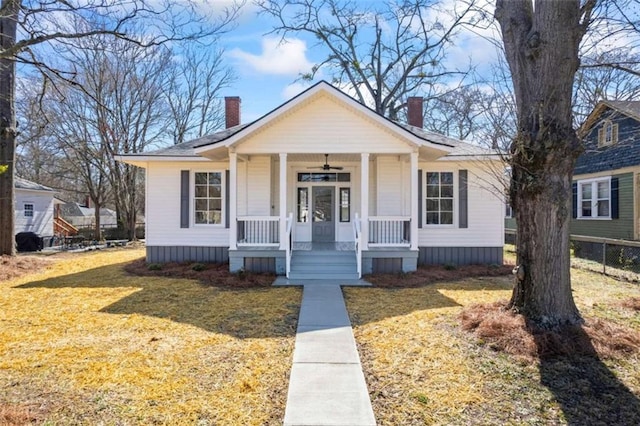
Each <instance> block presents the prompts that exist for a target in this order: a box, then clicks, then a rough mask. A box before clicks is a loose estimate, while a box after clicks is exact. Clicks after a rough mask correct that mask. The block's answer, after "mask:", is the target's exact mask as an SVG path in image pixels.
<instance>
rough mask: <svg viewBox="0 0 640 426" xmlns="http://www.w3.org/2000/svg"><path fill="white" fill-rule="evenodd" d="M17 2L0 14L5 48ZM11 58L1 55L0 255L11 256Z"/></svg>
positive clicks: (12, 34)
mask: <svg viewBox="0 0 640 426" xmlns="http://www.w3.org/2000/svg"><path fill="white" fill-rule="evenodd" d="M19 7H20V2H19V1H15V0H5V1H3V2H2V6H1V8H2V14H1V15H0V49H1V50H6V49H9V48H11V47H12V46H13V45H15V43H16V31H17V19H18V10H19ZM15 75H16V63H15V59H14V58H2V59H0V166H6V170H5V171H4V172H3V173H0V255H9V256H14V255H15V254H16V249H15V244H14V235H13V233H14V222H15V193H14V176H15V169H14V164H15V157H16V112H15V103H14V98H15V91H16V85H15Z"/></svg>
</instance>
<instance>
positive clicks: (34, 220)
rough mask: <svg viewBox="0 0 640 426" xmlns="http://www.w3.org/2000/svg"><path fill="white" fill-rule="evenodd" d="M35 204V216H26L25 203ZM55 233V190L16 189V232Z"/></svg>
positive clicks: (44, 234)
mask: <svg viewBox="0 0 640 426" xmlns="http://www.w3.org/2000/svg"><path fill="white" fill-rule="evenodd" d="M25 204H33V217H25V215H24V205H25ZM18 232H35V233H36V234H39V235H42V236H49V235H53V192H42V191H28V190H22V189H16V211H15V232H14V235H15V234H17V233H18Z"/></svg>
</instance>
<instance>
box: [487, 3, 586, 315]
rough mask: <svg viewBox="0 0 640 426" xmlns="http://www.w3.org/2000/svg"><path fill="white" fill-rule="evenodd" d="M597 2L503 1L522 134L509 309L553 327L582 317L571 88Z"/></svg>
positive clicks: (500, 12) (501, 15)
mask: <svg viewBox="0 0 640 426" xmlns="http://www.w3.org/2000/svg"><path fill="white" fill-rule="evenodd" d="M597 5H598V2H597V1H596V0H586V1H584V2H582V4H581V2H580V1H578V0H573V1H550V0H537V1H536V2H535V7H534V4H533V2H532V1H531V0H512V1H506V0H498V2H497V4H496V10H495V17H496V19H497V20H498V22H499V24H500V27H501V30H502V37H503V42H504V47H505V54H506V58H507V61H508V63H509V68H510V70H511V76H512V81H513V88H514V93H515V100H516V107H517V134H516V135H515V139H514V140H513V142H512V145H511V158H510V165H511V171H512V178H511V188H510V197H511V202H512V205H513V207H514V209H515V213H516V219H517V231H518V240H519V244H518V247H517V257H518V273H517V281H516V286H515V288H514V291H513V295H512V298H511V301H510V307H511V308H512V309H514V310H516V311H518V312H520V313H522V314H524V315H525V316H526V317H527V318H528V319H529V320H531V321H532V322H535V323H537V324H538V325H541V326H545V327H549V328H553V327H561V326H564V325H568V324H577V323H580V322H581V321H582V319H581V316H580V313H579V312H578V309H577V307H576V305H575V303H574V300H573V296H572V294H571V281H570V265H569V220H570V218H571V199H572V197H571V178H572V174H573V168H574V163H575V159H576V157H577V156H578V155H579V153H580V151H581V145H580V141H579V139H578V137H577V135H576V132H575V130H574V127H573V121H572V91H573V87H574V78H575V75H576V72H577V71H578V67H579V64H580V61H579V48H580V43H581V41H582V39H583V37H584V35H585V33H586V32H587V29H588V28H589V25H590V24H592V22H593V19H594V16H595V15H594V12H595V11H596V7H597Z"/></svg>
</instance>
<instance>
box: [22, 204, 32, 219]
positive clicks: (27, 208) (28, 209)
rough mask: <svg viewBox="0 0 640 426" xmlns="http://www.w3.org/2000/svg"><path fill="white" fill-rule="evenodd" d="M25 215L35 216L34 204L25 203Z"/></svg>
mask: <svg viewBox="0 0 640 426" xmlns="http://www.w3.org/2000/svg"><path fill="white" fill-rule="evenodd" d="M24 217H33V204H25V205H24Z"/></svg>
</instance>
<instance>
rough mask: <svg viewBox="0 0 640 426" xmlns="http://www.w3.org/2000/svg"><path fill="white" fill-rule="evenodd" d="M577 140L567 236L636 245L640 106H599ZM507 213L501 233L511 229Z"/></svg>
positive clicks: (621, 103) (638, 103) (614, 103)
mask: <svg viewBox="0 0 640 426" xmlns="http://www.w3.org/2000/svg"><path fill="white" fill-rule="evenodd" d="M579 135H580V136H581V137H582V139H583V145H584V152H583V153H582V154H581V155H580V157H578V159H577V161H576V166H575V169H574V176H573V197H572V198H573V201H572V219H571V223H570V232H571V234H572V235H584V236H590V237H602V238H613V239H625V240H638V239H640V238H639V228H638V227H639V214H640V211H639V208H638V201H637V200H638V195H639V194H638V191H640V101H602V102H600V103H599V104H598V105H597V106H596V107H595V108H594V110H593V111H592V112H591V114H590V115H589V117H587V119H586V120H585V123H584V124H583V125H582V127H581V128H580V130H579ZM509 213H511V212H510V209H509V208H507V212H506V217H507V218H506V219H505V227H506V228H507V229H515V219H513V218H510V217H509V216H508V214H509Z"/></svg>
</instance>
